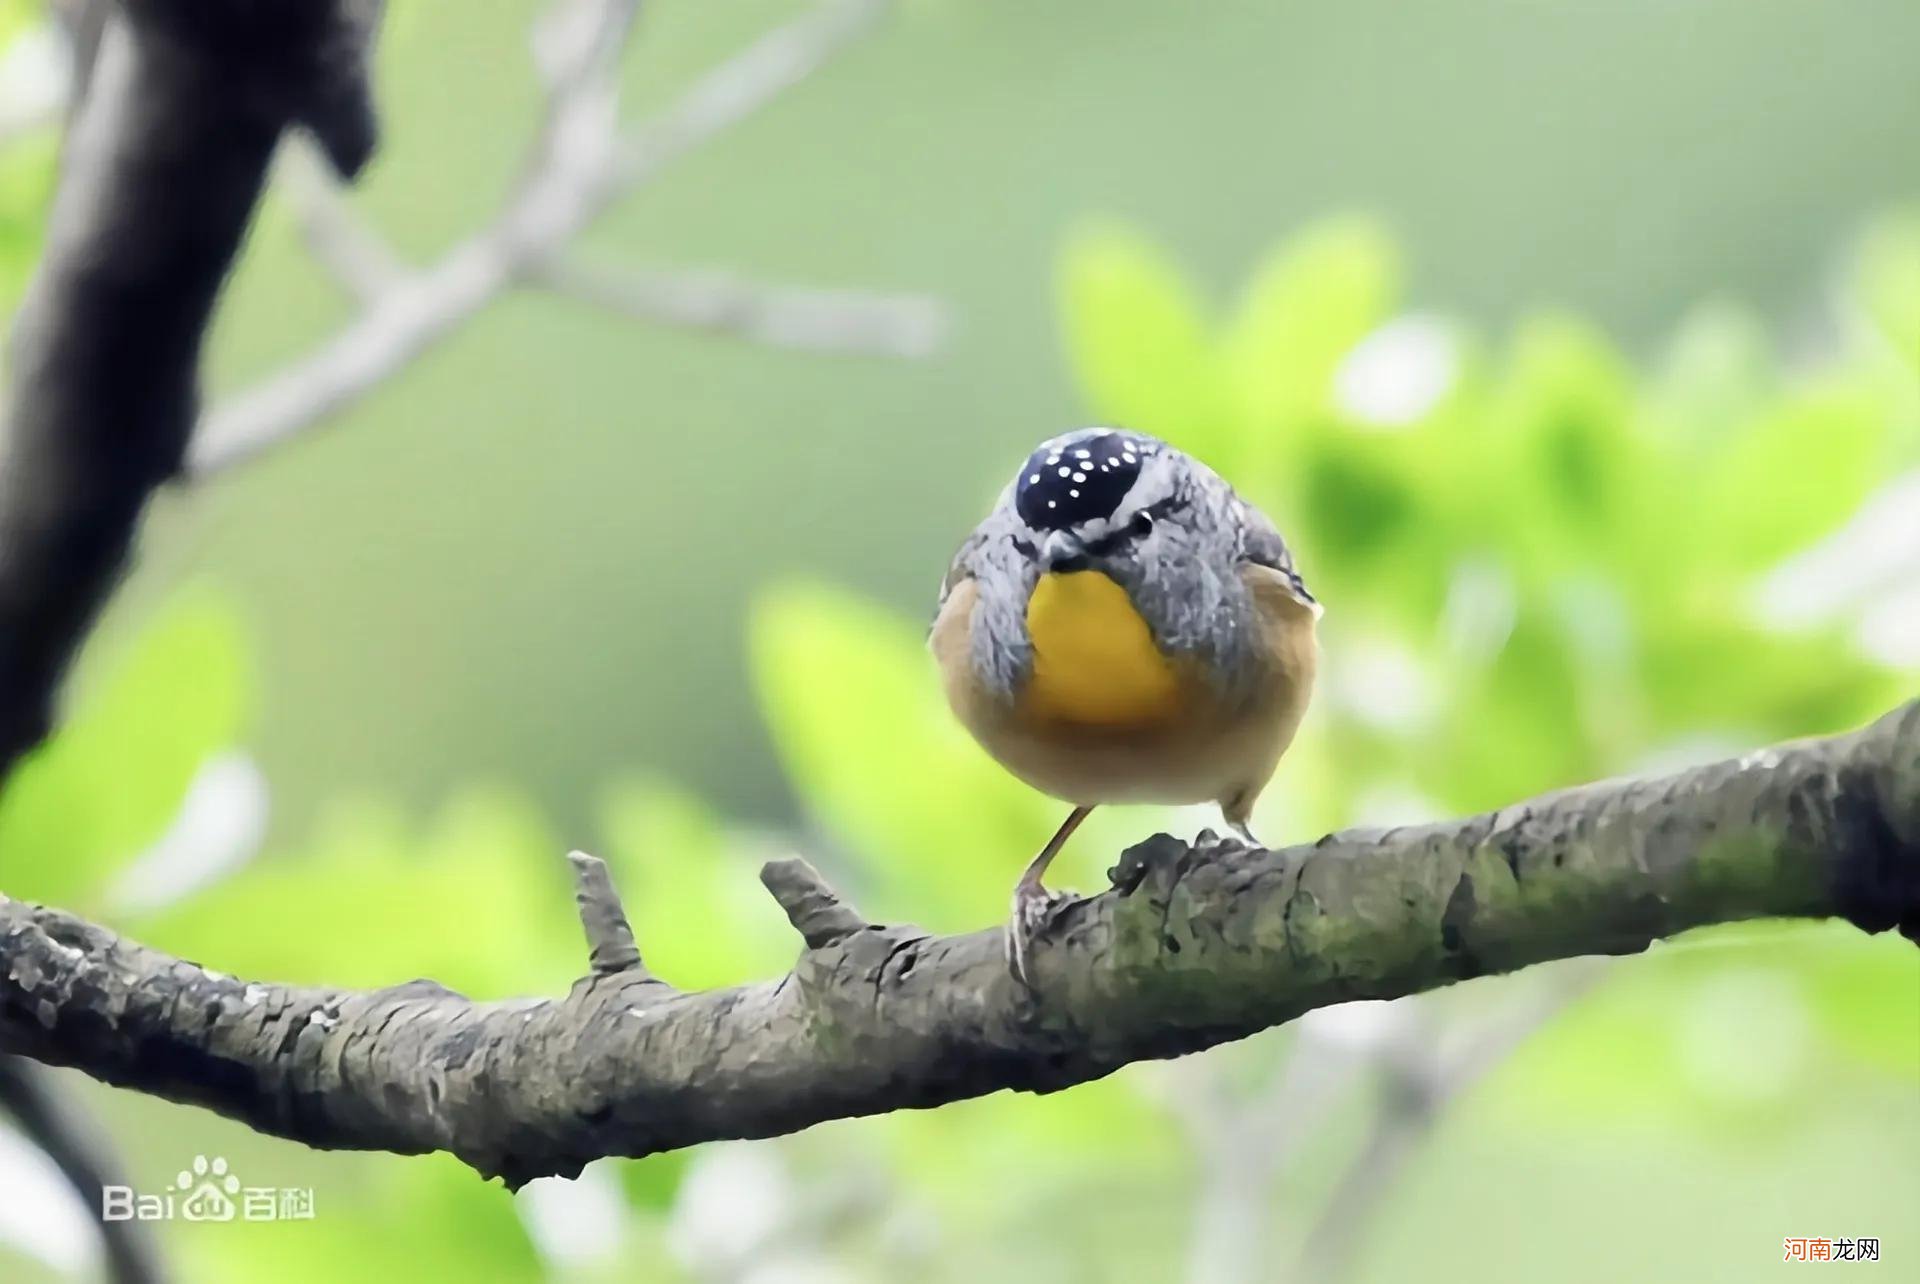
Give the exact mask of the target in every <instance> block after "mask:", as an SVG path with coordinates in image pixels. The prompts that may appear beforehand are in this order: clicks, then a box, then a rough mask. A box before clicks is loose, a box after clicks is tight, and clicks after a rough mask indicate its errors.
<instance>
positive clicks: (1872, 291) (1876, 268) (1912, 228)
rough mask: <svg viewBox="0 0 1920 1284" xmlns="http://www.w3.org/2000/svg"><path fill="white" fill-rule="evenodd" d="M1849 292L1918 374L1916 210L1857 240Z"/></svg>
mask: <svg viewBox="0 0 1920 1284" xmlns="http://www.w3.org/2000/svg"><path fill="white" fill-rule="evenodd" d="M1852 288H1853V294H1854V296H1855V297H1856V298H1857V299H1858V300H1859V301H1860V304H1861V306H1862V309H1863V310H1864V311H1865V313H1866V315H1867V316H1868V318H1869V319H1870V320H1871V321H1872V322H1873V324H1874V325H1876V326H1877V327H1878V328H1879V330H1880V333H1881V334H1883V335H1884V336H1885V337H1886V339H1887V342H1888V343H1889V344H1890V345H1892V347H1893V350H1894V351H1895V352H1897V353H1898V354H1899V355H1900V356H1901V357H1903V358H1904V359H1905V360H1906V362H1907V364H1908V365H1910V366H1912V367H1913V369H1914V371H1915V372H1916V373H1920V210H1916V211H1911V212H1907V213H1903V214H1901V215H1898V216H1895V217H1890V218H1887V219H1885V220H1883V221H1882V222H1880V223H1879V224H1877V225H1876V226H1874V227H1873V228H1872V229H1871V230H1870V231H1869V232H1868V233H1867V235H1866V236H1865V237H1864V238H1862V240H1861V243H1860V248H1859V251H1858V252H1857V254H1856V255H1855V259H1854V268H1853V278H1852Z"/></svg>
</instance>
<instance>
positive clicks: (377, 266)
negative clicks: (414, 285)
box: [274, 135, 407, 306]
mask: <svg viewBox="0 0 1920 1284" xmlns="http://www.w3.org/2000/svg"><path fill="white" fill-rule="evenodd" d="M274 182H275V185H276V187H277V188H280V189H283V190H284V191H285V192H286V194H287V197H288V200H289V202H290V203H291V204H292V206H293V214H294V219H295V221H296V222H297V223H298V224H299V227H300V236H301V239H302V240H304V241H305V242H306V245H307V250H308V252H309V253H311V254H312V255H313V257H314V259H315V261H316V262H318V263H319V264H320V266H321V267H323V268H325V269H326V271H327V272H328V274H329V275H331V276H332V277H333V278H334V279H335V280H337V281H339V282H340V283H341V284H342V285H344V286H345V287H346V288H347V291H348V293H350V294H352V295H353V296H354V297H355V298H356V299H358V300H359V301H360V303H361V304H363V305H368V306H370V305H372V304H373V303H375V302H377V301H378V300H379V299H380V298H381V297H382V296H384V295H385V294H387V293H388V292H389V291H391V290H394V289H396V288H397V287H398V286H399V285H400V284H401V282H402V281H403V280H404V279H405V277H406V275H407V268H406V265H405V264H404V263H402V262H401V261H400V256H399V255H398V254H396V253H394V251H393V247H392V246H390V245H388V244H387V243H386V241H385V240H384V239H382V238H381V236H380V235H379V233H377V232H375V231H374V230H373V228H371V227H370V226H368V225H367V224H366V223H365V222H364V221H362V220H361V218H360V216H359V214H358V213H356V212H355V211H354V209H353V207H352V206H351V205H350V204H348V203H347V196H346V191H345V189H344V187H343V186H342V184H341V182H340V180H339V178H338V176H336V175H335V174H334V173H333V171H332V170H331V169H330V168H329V167H328V166H327V164H326V161H325V158H323V157H322V156H321V155H320V153H319V151H318V149H316V148H315V147H314V146H313V144H312V143H311V142H310V141H309V140H308V139H305V138H302V137H299V136H297V135H296V136H294V137H292V138H288V139H287V140H286V141H285V142H283V143H282V144H281V146H280V152H279V156H278V157H277V159H276V161H275V163H274Z"/></svg>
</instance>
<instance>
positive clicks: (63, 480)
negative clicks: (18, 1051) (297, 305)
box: [0, 0, 377, 774]
mask: <svg viewBox="0 0 1920 1284" xmlns="http://www.w3.org/2000/svg"><path fill="white" fill-rule="evenodd" d="M104 12H105V13H106V14H107V17H106V18H105V25H104V27H103V29H102V31H101V34H100V37H99V42H98V50H97V52H96V53H95V54H94V56H93V57H92V59H91V64H90V70H89V72H88V74H87V77H86V88H85V93H84V96H83V98H82V99H81V101H80V103H79V105H78V107H77V110H76V111H75V114H74V117H73V123H72V125H71V127H70V129H69V131H68V135H67V140H66V147H65V152H64V155H63V159H62V173H61V181H60V187H59V191H58V194H57V196H56V198H55V201H54V207H53V214H52V217H51V219H50V220H49V230H48V237H47V246H46V250H45V253H44V255H43V256H42V259H41V261H40V265H39V270H38V272H37V273H36V275H35V277H34V279H33V282H32V283H31V285H30V286H29V287H28V290H27V295H26V299H25V302H24V303H23V304H22V306H21V309H20V314H19V319H18V323H17V325H16V327H15V330H14V333H13V339H12V345H11V351H10V356H11V371H10V374H11V382H10V386H9V389H8V394H7V401H6V405H5V408H4V418H3V419H0V774H4V772H5V770H6V769H7V768H9V767H10V766H11V765H12V764H13V762H14V761H15V760H16V759H17V758H18V757H19V756H20V755H21V754H22V753H23V752H25V751H26V750H27V749H29V748H31V747H32V746H33V745H34V744H36V743H38V742H39V740H40V739H41V737H42V736H44V735H45V734H46V731H47V727H48V725H49V722H50V719H51V710H52V704H53V691H54V687H55V685H56V684H57V682H58V680H59V678H60V675H61V672H62V671H63V670H64V668H65V666H66V664H67V662H68V660H69V658H70V657H71V655H72V654H73V652H74V651H75V650H76V649H77V647H78V646H79V643H80V639H81V637H82V635H83V633H84V632H85V630H86V628H87V625H88V623H89V622H90V621H91V620H92V618H93V615H94V612H95V611H96V610H97V609H98V607H99V605H100V603H101V601H102V599H103V598H104V597H105V596H106V593H107V591H108V590H109V589H110V588H111V587H112V584H113V582H114V580H115V578H116V577H117V575H118V574H119V571H120V568H121V566H122V564H123V563H124V562H125V560H126V557H127V551H128V548H129V546H130V544H131V542H132V539H133V534H134V528H135V526H136V524H137V523H138V521H139V517H140V513H141V510H142V509H143V508H144V507H145V505H146V501H147V497H148V496H149V495H150V494H151V493H152V492H153V490H154V489H155V488H156V487H157V486H159V485H160V484H161V483H162V482H163V481H165V480H166V479H167V478H168V477H170V476H172V475H173V474H174V473H175V472H177V471H178V470H179V468H180V464H181V456H182V454H183V452H184V450H185V448H186V442H187V434H188V430H189V428H190V427H191V425H192V423H193V420H194V416H195V413H196V412H197V409H198V406H197V388H196V371H197V366H198V360H199V354H200V345H201V339H202V336H203V335H204V333H205V331H206V326H207V319H208V316H209V314H210V313H211V311H212V307H213V299H214V295H215V292H216V291H217V290H218V289H219V287H220V283H221V282H222V280H224V279H225V277H226V273H227V268H228V266H229V265H230V264H231V262H232V260H233V256H234V253H235V251H236V250H237V249H238V247H239V244H240V239H241V236H242V234H243V233H244V232H245V230H246V226H247V221H248V218H249V217H250V215H251V213H252V210H253V207H254V203H255V201H256V200H257V198H258V196H259V194H260V188H261V184H262V182H263V180H264V176H265V173H266V167H267V161H268V158H269V157H270V156H271V155H272V152H273V147H274V143H275V140H276V139H277V138H278V137H279V135H280V133H281V131H282V130H283V129H284V128H285V127H286V126H288V125H290V124H293V123H296V122H299V123H304V124H306V125H308V126H310V127H311V128H312V129H313V131H314V133H315V134H316V136H317V137H318V138H319V140H320V143H321V145H322V147H323V148H324V149H325V150H326V151H327V153H328V155H329V157H330V158H331V159H332V160H333V162H334V164H335V165H336V166H338V167H339V168H340V169H341V170H342V171H343V172H351V171H352V170H354V169H356V168H358V167H359V166H360V165H361V164H362V163H363V162H364V161H365V160H366V157H367V154H368V152H369V151H370V149H371V147H372V145H373V125H372V113H371V109H370V107H369V105H368V102H369V99H368V91H367V84H366V53H367V48H366V46H367V40H368V38H369V36H370V32H371V28H372V23H373V20H374V18H375V16H376V15H377V4H375V3H374V2H373V0H325V2H315V3H294V2H290V0H281V2H280V3H238V2H237V0H225V2H223V3H204V2H202V3H188V2H185V0H171V2H167V3H161V2H158V0H154V2H148V3H141V4H137V5H130V6H128V7H126V8H124V9H123V8H118V7H115V8H112V9H108V10H105V11H104Z"/></svg>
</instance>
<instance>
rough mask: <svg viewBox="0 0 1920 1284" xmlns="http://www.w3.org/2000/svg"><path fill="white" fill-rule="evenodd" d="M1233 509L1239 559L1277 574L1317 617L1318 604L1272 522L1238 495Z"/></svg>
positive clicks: (1288, 588) (1289, 590) (1287, 587)
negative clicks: (1236, 524) (1237, 530)
mask: <svg viewBox="0 0 1920 1284" xmlns="http://www.w3.org/2000/svg"><path fill="white" fill-rule="evenodd" d="M1233 508H1234V515H1235V517H1236V518H1237V519H1238V524H1239V528H1240V560H1241V561H1243V562H1251V563H1253V564H1254V565H1255V566H1264V567H1267V568H1268V569H1269V570H1274V571H1278V572H1279V573H1280V578H1281V580H1282V582H1283V583H1284V585H1285V587H1286V589H1287V591H1288V592H1289V593H1291V594H1293V596H1294V597H1295V598H1297V599H1299V601H1300V602H1301V604H1302V605H1304V606H1310V607H1312V608H1313V609H1314V613H1315V614H1316V615H1317V614H1319V612H1320V601H1319V599H1318V598H1316V597H1314V595H1313V593H1312V592H1311V591H1310V590H1309V589H1308V588H1307V582H1306V580H1305V579H1303V578H1302V577H1301V575H1300V568H1299V567H1298V566H1296V565H1294V561H1293V550H1292V549H1290V548H1288V547H1287V541H1286V540H1285V539H1283V538H1281V535H1280V531H1279V528H1278V527H1276V526H1274V524H1273V521H1272V519H1270V518H1269V517H1268V516H1267V515H1266V514H1265V513H1263V512H1261V511H1260V510H1259V509H1257V508H1255V507H1254V506H1253V505H1252V504H1249V503H1247V501H1246V500H1244V499H1241V498H1240V497H1239V496H1237V495H1236V496H1235V497H1234V501H1233Z"/></svg>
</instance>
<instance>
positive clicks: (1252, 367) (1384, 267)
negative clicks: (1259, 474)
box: [1227, 217, 1400, 437]
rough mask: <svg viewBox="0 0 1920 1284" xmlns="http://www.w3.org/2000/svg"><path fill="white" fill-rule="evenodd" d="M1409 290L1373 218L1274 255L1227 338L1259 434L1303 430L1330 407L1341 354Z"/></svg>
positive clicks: (1313, 231) (1327, 228) (1323, 227)
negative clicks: (1305, 421)
mask: <svg viewBox="0 0 1920 1284" xmlns="http://www.w3.org/2000/svg"><path fill="white" fill-rule="evenodd" d="M1399 294H1400V261H1399V252H1398V250H1397V248H1396V247H1395V245H1394V242H1393V239H1392V238H1391V237H1390V236H1389V235H1388V234H1387V232H1386V230H1385V229H1384V228H1383V227H1381V226H1380V225H1379V224H1378V223H1375V222H1373V221H1372V220H1370V219H1365V218H1358V217H1347V218H1337V219H1331V220H1328V221H1326V222H1323V223H1318V224H1315V225H1313V226H1311V227H1308V228H1306V229H1305V230H1303V231H1301V232H1299V233H1297V234H1295V235H1294V236H1291V237H1289V238H1288V239H1287V241H1286V242H1285V243H1284V244H1283V245H1281V247H1280V248H1279V249H1278V250H1277V251H1275V252H1274V253H1273V254H1272V255H1270V256H1269V257H1268V259H1267V261H1266V262H1265V263H1263V264H1262V265H1261V266H1260V268H1259V269H1258V271H1256V272H1255V273H1254V277H1253V282H1252V284H1251V285H1249V286H1248V287H1247V289H1246V292H1245V294H1244V295H1243V297H1242V299H1241V303H1240V308H1239V311H1238V314H1237V315H1236V317H1235V319H1234V322H1233V325H1232V327H1231V329H1230V332H1229V335H1228V339H1227V360H1228V363H1229V367H1230V369H1231V372H1232V379H1233V384H1234V387H1235V389H1236V392H1237V394H1238V396H1239V400H1240V404H1241V406H1242V407H1243V410H1244V412H1245V413H1246V414H1247V415H1248V417H1249V419H1250V422H1251V424H1252V425H1254V427H1253V429H1252V431H1253V433H1254V434H1255V435H1256V436H1258V437H1270V436H1271V435H1272V434H1273V433H1274V432H1275V430H1276V429H1292V430H1298V428H1299V427H1300V426H1301V418H1302V416H1304V415H1306V414H1308V413H1309V412H1311V411H1313V410H1316V409H1319V408H1321V407H1324V406H1325V405H1327V404H1328V399H1329V395H1330V393H1331V391H1332V386H1333V375H1334V371H1335V370H1336V369H1337V368H1338V366H1339V364H1340V361H1341V359H1342V358H1344V357H1345V356H1346V355H1347V354H1348V353H1349V352H1350V351H1352V349H1353V347H1354V345H1356V344H1358V343H1359V342H1360V340H1361V339H1363V338H1365V337H1366V336H1367V334H1368V333H1369V332H1370V331H1372V330H1373V329H1374V328H1375V327H1377V326H1378V325H1380V323H1381V322H1383V321H1385V320H1386V319H1387V317H1388V315H1389V314H1390V313H1391V312H1392V310H1393V309H1394V307H1395V306H1396V305H1397V302H1398V298H1399Z"/></svg>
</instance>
